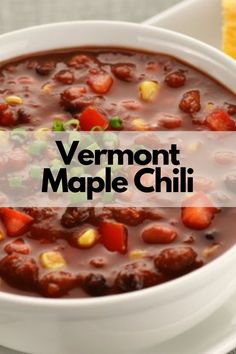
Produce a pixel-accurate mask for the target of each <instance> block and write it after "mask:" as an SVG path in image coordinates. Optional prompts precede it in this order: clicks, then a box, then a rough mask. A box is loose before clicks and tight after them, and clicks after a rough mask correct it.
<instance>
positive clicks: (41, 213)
mask: <svg viewBox="0 0 236 354" xmlns="http://www.w3.org/2000/svg"><path fill="white" fill-rule="evenodd" d="M20 209H21V210H22V211H24V212H25V213H26V214H28V215H30V216H31V217H32V218H33V219H34V221H36V222H39V221H41V220H44V219H47V218H50V217H51V216H55V215H56V209H55V208H36V207H35V208H20Z"/></svg>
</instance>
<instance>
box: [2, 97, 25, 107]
mask: <svg viewBox="0 0 236 354" xmlns="http://www.w3.org/2000/svg"><path fill="white" fill-rule="evenodd" d="M5 101H6V103H7V104H9V105H10V106H17V105H19V104H22V103H23V100H22V98H21V97H19V96H15V95H11V96H7V97H5Z"/></svg>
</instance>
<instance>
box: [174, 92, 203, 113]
mask: <svg viewBox="0 0 236 354" xmlns="http://www.w3.org/2000/svg"><path fill="white" fill-rule="evenodd" d="M179 108H180V109H181V110H182V111H183V112H185V113H190V114H192V113H197V112H198V111H200V109H201V102H200V91H199V90H192V91H188V92H185V94H184V95H183V97H182V99H181V101H180V104H179Z"/></svg>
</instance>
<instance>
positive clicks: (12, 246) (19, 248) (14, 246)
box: [4, 238, 31, 254]
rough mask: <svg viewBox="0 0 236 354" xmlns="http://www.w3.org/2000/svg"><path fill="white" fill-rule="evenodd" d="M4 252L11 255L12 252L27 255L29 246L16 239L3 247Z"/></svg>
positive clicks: (29, 250)
mask: <svg viewBox="0 0 236 354" xmlns="http://www.w3.org/2000/svg"><path fill="white" fill-rule="evenodd" d="M4 251H5V252H6V253H8V254H12V253H14V252H16V253H21V254H29V253H30V252H31V249H30V246H29V245H28V244H27V243H26V242H25V241H24V240H23V239H22V238H18V239H17V240H14V241H12V242H10V243H8V244H7V245H6V246H5V247H4Z"/></svg>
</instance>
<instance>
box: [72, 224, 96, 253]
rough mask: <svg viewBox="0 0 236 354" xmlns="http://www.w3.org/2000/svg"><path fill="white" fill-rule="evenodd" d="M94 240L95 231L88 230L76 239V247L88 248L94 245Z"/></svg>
mask: <svg viewBox="0 0 236 354" xmlns="http://www.w3.org/2000/svg"><path fill="white" fill-rule="evenodd" d="M96 239H97V234H96V231H95V230H93V229H88V230H86V231H84V232H83V233H82V234H81V235H80V236H79V237H78V241H77V242H78V245H79V246H80V247H82V248H90V247H92V246H93V245H94V244H95V242H96Z"/></svg>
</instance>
